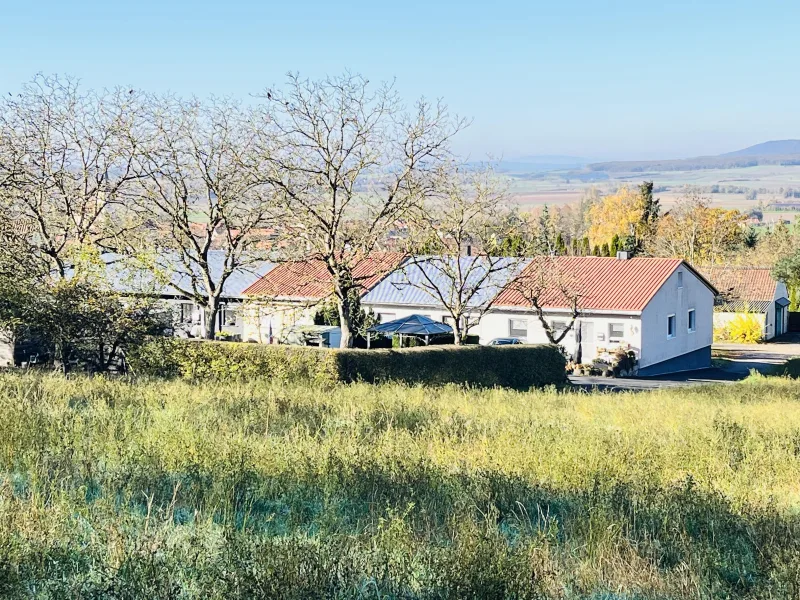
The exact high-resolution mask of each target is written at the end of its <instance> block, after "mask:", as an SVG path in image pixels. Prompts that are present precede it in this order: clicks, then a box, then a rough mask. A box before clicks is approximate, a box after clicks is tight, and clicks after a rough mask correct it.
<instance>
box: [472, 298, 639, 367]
mask: <svg viewBox="0 0 800 600" xmlns="http://www.w3.org/2000/svg"><path fill="white" fill-rule="evenodd" d="M545 318H546V319H547V321H548V322H550V323H552V322H553V321H565V322H566V323H569V322H570V320H571V317H570V316H569V314H567V313H564V312H557V311H547V312H546V313H545ZM512 319H513V320H524V321H526V322H527V325H528V335H527V336H525V337H524V339H523V341H524V342H525V343H528V344H548V343H549V340H548V339H547V334H546V333H545V331H544V327H542V324H541V322H540V321H539V317H538V316H537V315H536V314H534V313H533V312H531V311H525V310H512V309H502V308H497V309H493V310H491V311H490V312H488V313H487V314H485V315H484V316H483V319H482V320H481V344H486V343H488V342H489V341H491V340H493V339H494V338H498V337H511V332H510V321H511V320H512ZM612 324H614V325H618V326H622V333H623V335H622V337H621V338H611V337H610V333H611V325H612ZM579 326H580V327H581V328H582V339H581V351H582V355H583V359H582V360H583V362H590V361H591V360H592V359H594V358H596V357H597V355H598V354H602V353H603V351H605V352H607V353H611V354H613V353H614V351H616V350H617V349H619V348H623V349H626V350H633V351H634V352H636V354H637V355H638V354H639V351H640V348H641V321H640V319H639V317H638V316H637V315H634V314H621V313H599V312H593V313H589V312H587V313H584V314H582V315H581V316H580V317H578V319H577V320H576V322H575V324H574V325H573V328H572V329H571V330H570V331H569V333H567V336H566V337H565V338H564V339H563V340H562V341H561V342H560V345H561V346H564V349H565V350H566V351H567V352H568V353H569V354H572V353H573V352H574V351H575V330H576V328H577V327H579Z"/></svg>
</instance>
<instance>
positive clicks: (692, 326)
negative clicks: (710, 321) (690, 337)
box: [689, 308, 697, 333]
mask: <svg viewBox="0 0 800 600" xmlns="http://www.w3.org/2000/svg"><path fill="white" fill-rule="evenodd" d="M695 319H696V317H695V312H694V309H693V308H690V309H689V333H692V332H694V330H695V329H696V327H697V321H696V320H695Z"/></svg>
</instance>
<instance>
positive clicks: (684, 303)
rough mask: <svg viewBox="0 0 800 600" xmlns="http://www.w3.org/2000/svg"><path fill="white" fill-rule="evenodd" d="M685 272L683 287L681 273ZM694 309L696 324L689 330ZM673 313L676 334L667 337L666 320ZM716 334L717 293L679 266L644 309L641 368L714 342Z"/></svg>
mask: <svg viewBox="0 0 800 600" xmlns="http://www.w3.org/2000/svg"><path fill="white" fill-rule="evenodd" d="M681 272H682V273H683V287H679V286H678V279H679V277H678V273H681ZM689 309H694V310H695V319H696V327H695V331H694V332H689V331H688V321H689V316H688V311H689ZM671 314H674V315H675V319H676V329H675V337H673V338H668V336H667V319H668V316H669V315H671ZM713 337H714V294H713V292H712V291H711V290H710V289H709V288H708V287H707V286H706V285H705V284H704V283H703V282H702V281H701V280H700V279H699V278H698V277H697V276H695V275H694V273H692V272H691V271H690V270H689V269H687V268H686V267H683V266H681V267H679V268H678V269H676V271H675V272H673V273H672V275H671V276H670V277H669V278H668V279H667V281H666V282H665V283H664V285H662V286H661V288H660V289H659V290H658V292H656V295H655V296H654V297H653V298H652V299H651V300H650V302H649V303H648V304H647V306H646V307H645V308H644V310H643V311H642V353H641V356H640V357H639V367H646V366H649V365H653V364H656V363H660V362H662V361H665V360H668V359H670V358H674V357H676V356H680V355H682V354H687V353H689V352H693V351H694V350H699V349H701V348H705V347H707V346H710V345H711V342H712V340H713Z"/></svg>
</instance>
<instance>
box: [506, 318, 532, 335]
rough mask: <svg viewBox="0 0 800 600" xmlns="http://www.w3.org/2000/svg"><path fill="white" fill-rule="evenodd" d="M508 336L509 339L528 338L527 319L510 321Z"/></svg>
mask: <svg viewBox="0 0 800 600" xmlns="http://www.w3.org/2000/svg"><path fill="white" fill-rule="evenodd" d="M508 335H509V337H521V338H524V337H528V321H526V320H525V319H509V320H508Z"/></svg>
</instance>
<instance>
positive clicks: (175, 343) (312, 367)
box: [128, 338, 338, 382]
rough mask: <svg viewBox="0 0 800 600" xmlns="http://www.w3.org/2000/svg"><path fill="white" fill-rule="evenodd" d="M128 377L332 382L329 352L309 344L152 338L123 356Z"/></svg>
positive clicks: (333, 365)
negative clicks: (125, 358)
mask: <svg viewBox="0 0 800 600" xmlns="http://www.w3.org/2000/svg"><path fill="white" fill-rule="evenodd" d="M128 362H129V364H130V365H131V367H132V368H133V371H134V373H136V374H139V375H154V376H159V377H182V378H184V379H241V380H253V379H278V380H281V381H316V382H326V381H330V382H332V381H336V380H337V379H338V370H337V366H336V356H335V352H332V351H330V350H326V349H324V348H316V347H311V346H268V345H263V344H242V343H236V342H208V341H200V340H197V341H195V340H181V339H176V338H157V339H154V340H153V341H152V342H150V343H149V344H146V345H145V346H144V347H142V348H140V349H138V350H137V351H136V352H135V354H133V355H131V356H129V357H128Z"/></svg>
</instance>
